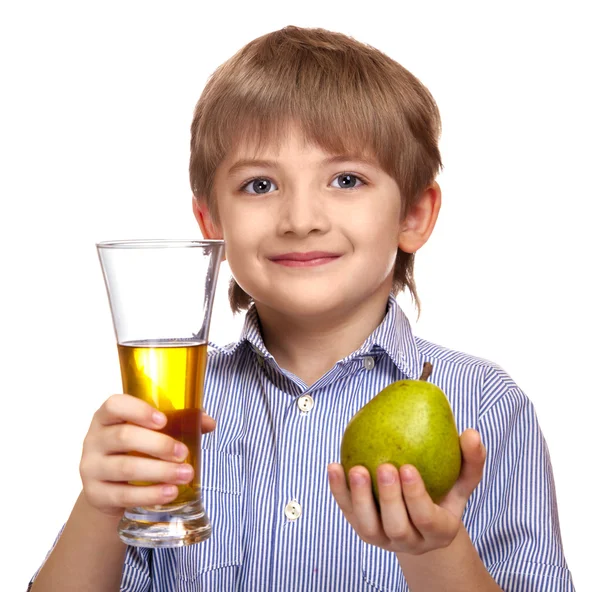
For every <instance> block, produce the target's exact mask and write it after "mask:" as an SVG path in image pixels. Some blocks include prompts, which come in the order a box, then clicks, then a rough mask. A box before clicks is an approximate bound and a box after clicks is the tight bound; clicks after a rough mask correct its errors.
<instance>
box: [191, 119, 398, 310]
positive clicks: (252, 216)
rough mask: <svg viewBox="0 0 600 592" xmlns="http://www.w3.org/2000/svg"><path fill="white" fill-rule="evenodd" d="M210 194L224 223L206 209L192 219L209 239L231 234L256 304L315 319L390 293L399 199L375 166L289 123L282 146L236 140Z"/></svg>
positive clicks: (231, 250)
mask: <svg viewBox="0 0 600 592" xmlns="http://www.w3.org/2000/svg"><path fill="white" fill-rule="evenodd" d="M214 195H215V196H216V199H217V206H218V211H219V217H220V221H219V226H218V227H215V226H214V225H213V224H212V223H211V222H210V219H209V218H208V214H207V210H206V208H201V207H200V208H199V207H197V206H196V208H195V214H196V217H197V218H198V220H199V222H200V224H201V227H202V230H203V232H204V234H205V236H206V235H209V236H210V237H212V238H224V239H225V241H226V249H227V259H228V261H229V266H230V268H231V270H232V273H233V275H234V277H235V278H236V280H237V282H238V283H239V284H240V286H241V287H242V288H243V289H244V290H245V291H246V292H247V293H248V294H250V295H251V296H252V297H253V299H254V300H255V302H256V303H257V306H259V307H260V306H261V305H262V306H267V307H269V308H272V309H274V310H276V311H279V312H281V313H284V314H288V315H293V316H298V317H302V316H310V317H314V316H315V315H317V316H320V315H332V314H335V313H339V312H342V311H343V310H352V309H356V307H357V306H360V305H361V304H362V303H364V302H365V301H366V300H367V299H370V298H373V297H374V296H375V295H376V294H377V295H380V296H381V295H383V296H384V297H387V294H388V293H389V292H390V290H391V287H392V279H393V268H394V262H395V258H396V252H397V248H398V245H399V243H400V237H401V235H402V227H401V224H400V209H401V197H400V192H399V189H398V186H397V184H396V182H395V181H394V179H393V178H392V177H390V176H389V175H388V174H386V173H385V172H384V171H383V170H382V169H380V168H379V166H378V165H377V164H376V163H375V162H369V161H364V160H361V159H360V158H359V157H353V156H338V155H332V154H328V153H326V152H324V151H323V150H322V149H321V148H319V147H317V146H314V145H307V144H305V143H304V140H303V137H302V135H301V134H299V133H297V132H294V130H293V129H292V131H291V133H290V135H289V137H288V139H287V140H286V141H284V142H282V143H281V145H280V146H279V147H276V146H271V147H269V146H267V147H266V148H265V149H263V150H262V151H261V152H260V153H257V151H256V148H255V146H254V145H249V146H240V147H239V148H238V150H237V152H236V153H235V154H231V155H230V156H229V157H228V158H226V159H225V160H224V161H223V162H222V163H221V164H220V166H219V167H218V169H217V171H216V176H215V182H214ZM377 300H378V301H379V298H377Z"/></svg>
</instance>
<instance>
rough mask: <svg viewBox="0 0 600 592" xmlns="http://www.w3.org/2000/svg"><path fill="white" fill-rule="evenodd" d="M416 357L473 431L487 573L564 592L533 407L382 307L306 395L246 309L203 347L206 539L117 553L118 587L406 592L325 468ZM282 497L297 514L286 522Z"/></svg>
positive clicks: (472, 519)
mask: <svg viewBox="0 0 600 592" xmlns="http://www.w3.org/2000/svg"><path fill="white" fill-rule="evenodd" d="M425 361H430V362H432V364H433V374H432V376H431V378H430V380H431V381H432V382H433V383H435V384H437V385H438V386H439V387H440V388H441V389H442V390H443V391H444V392H445V393H446V395H447V396H448V399H449V401H450V404H451V406H452V409H453V411H454V414H455V418H456V422H457V427H458V431H459V433H460V432H462V431H463V430H465V429H467V428H475V429H477V430H478V431H479V432H480V433H481V436H482V439H483V443H484V445H485V447H486V449H487V460H486V466H485V472H484V476H483V480H482V482H481V483H480V484H479V486H478V487H477V489H476V490H475V492H474V493H473V495H472V496H471V498H470V500H469V502H468V505H467V507H466V510H465V513H464V516H463V521H464V524H465V526H466V529H467V531H468V532H469V535H470V537H471V540H472V541H473V544H474V545H475V548H476V549H477V551H478V553H479V555H480V556H481V558H482V560H483V562H484V564H485V566H486V567H487V569H488V571H489V572H490V574H491V575H492V576H493V578H494V579H495V580H496V582H497V583H498V584H499V586H500V587H501V588H502V589H503V590H505V591H506V592H517V591H518V592H526V591H527V592H529V591H541V590H543V591H544V592H550V591H555V592H558V591H561V592H563V591H571V590H573V585H572V582H571V576H570V573H569V571H568V568H567V565H566V562H565V558H564V556H563V551H562V546H561V539H560V531H559V523H558V514H557V509H556V500H555V493H554V484H553V477H552V470H551V466H550V459H549V456H548V450H547V448H546V444H545V442H544V438H543V436H542V433H541V431H540V428H539V425H538V422H537V419H536V416H535V412H534V409H533V407H532V404H531V402H530V401H529V400H528V399H527V397H526V396H525V395H524V394H523V392H522V391H521V390H520V389H519V387H518V386H517V385H516V384H515V383H514V381H513V380H512V379H511V378H510V377H509V376H508V375H507V374H506V373H505V372H504V371H503V370H502V369H501V368H499V367H498V366H496V365H495V364H492V363H490V362H488V361H485V360H482V359H478V358H474V357H471V356H468V355H465V354H462V353H458V352H455V351H451V350H448V349H445V348H442V347H439V346H437V345H434V344H432V343H429V342H427V341H424V340H423V339H419V338H416V337H414V336H413V334H412V331H411V328H410V325H409V322H408V320H407V318H406V317H405V315H404V314H403V313H402V311H401V310H400V308H399V306H398V305H397V303H396V301H395V299H393V298H390V302H389V306H388V312H387V315H386V317H385V319H384V320H383V322H382V323H381V325H380V326H379V327H378V328H377V329H376V330H375V331H374V332H373V334H372V335H371V336H370V337H369V338H368V339H367V340H366V341H365V343H364V344H363V345H362V346H361V347H360V348H359V349H358V350H357V351H355V352H354V353H352V354H351V355H349V356H348V357H346V358H344V359H343V360H341V361H339V362H338V363H337V364H336V365H335V366H334V367H333V368H332V369H331V370H330V371H329V372H328V373H327V374H325V375H324V376H323V377H322V378H320V379H319V380H318V381H317V382H316V383H315V384H313V385H311V386H310V387H308V386H307V385H306V384H304V383H303V382H302V381H301V380H300V379H298V378H297V377H296V376H294V375H293V374H291V373H289V372H287V371H285V370H282V369H281V368H280V367H279V366H278V365H277V363H276V362H275V359H274V358H273V357H272V356H271V355H270V354H269V352H268V351H267V350H266V348H265V345H264V343H263V341H262V338H261V334H260V329H259V324H258V318H257V314H256V310H255V309H253V308H252V309H250V311H249V312H248V313H247V316H246V322H245V326H244V330H243V334H242V338H241V340H240V341H239V342H237V343H235V344H233V345H230V346H228V347H225V348H216V349H214V350H213V351H211V352H210V357H209V363H208V366H207V375H206V389H205V408H206V410H207V412H208V413H209V414H210V415H211V416H212V417H214V418H215V419H216V420H217V428H216V430H215V431H214V432H213V433H211V434H207V435H204V436H203V440H202V448H203V450H202V463H203V468H202V495H203V500H204V504H205V507H206V509H207V512H208V514H209V516H210V518H211V521H212V524H213V534H212V537H211V538H210V539H209V540H208V541H205V542H203V543H199V544H196V545H192V546H188V547H182V548H177V549H161V550H150V549H140V548H134V547H129V548H128V551H127V555H126V559H125V564H124V571H123V581H122V585H121V590H122V591H127V592H142V591H144V592H146V591H158V590H160V591H162V592H175V591H177V592H192V591H193V592H199V591H206V590H211V591H212V590H252V591H262V590H270V591H280V590H285V591H296V590H297V591H304V590H307V591H313V590H314V591H321V590H322V591H329V590H339V591H346V590H348V591H364V592H367V591H368V592H373V591H374V590H379V591H383V592H387V591H390V592H391V591H402V592H405V591H407V590H408V586H407V584H406V581H405V579H404V577H403V575H402V570H401V569H400V565H399V563H398V561H397V559H396V556H395V555H394V553H392V552H389V551H384V550H382V549H379V548H377V547H374V546H371V545H369V544H367V543H364V542H363V541H361V539H360V538H359V537H358V536H357V535H356V533H355V532H354V531H353V530H352V528H351V527H350V525H349V524H348V523H347V522H346V520H345V519H344V517H343V515H342V513H341V511H340V510H339V508H338V507H337V505H336V503H335V501H334V499H333V496H332V495H331V493H330V491H329V487H328V482H327V472H326V469H327V464H328V463H330V462H339V458H340V443H341V439H342V434H343V431H344V428H345V426H346V424H347V423H348V421H349V420H350V418H351V417H352V416H353V415H354V414H355V413H356V412H357V411H358V410H359V409H360V408H361V407H362V406H363V405H365V404H366V403H367V402H368V401H369V400H370V399H371V398H373V397H374V396H375V395H376V394H377V393H378V392H379V391H380V390H381V389H382V388H384V387H385V386H386V385H388V384H390V383H391V382H393V381H396V380H400V379H404V378H411V379H417V378H419V376H420V374H421V370H422V367H423V363H424V362H425ZM307 394H310V396H311V397H312V400H313V401H314V406H313V407H312V408H311V409H310V410H309V411H306V410H304V409H307V407H306V406H305V405H303V404H302V401H301V400H300V399H301V397H303V396H304V395H307ZM304 401H305V400H304ZM309 407H310V405H309ZM291 501H295V502H296V503H297V504H298V505H297V506H296V507H297V508H299V509H300V511H301V514H300V516H299V517H297V518H288V515H291V514H290V513H289V511H288V512H287V514H286V506H287V505H288V504H289V503H290V502H291Z"/></svg>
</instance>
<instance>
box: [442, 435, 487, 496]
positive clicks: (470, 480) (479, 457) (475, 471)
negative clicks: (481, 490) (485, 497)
mask: <svg viewBox="0 0 600 592" xmlns="http://www.w3.org/2000/svg"><path fill="white" fill-rule="evenodd" d="M460 448H461V453H462V467H461V470H460V474H459V476H458V480H457V481H456V483H455V484H454V487H453V488H452V490H451V492H450V494H449V499H450V501H451V502H453V503H462V504H463V505H464V504H466V503H467V500H468V499H469V497H470V496H471V494H472V493H473V491H474V490H475V488H476V487H477V485H478V484H479V482H480V481H481V478H482V476H483V467H484V465H485V456H486V453H485V448H484V446H483V443H482V441H481V436H480V435H479V432H478V431H477V430H473V429H468V430H465V431H464V432H463V433H462V435H461V437H460Z"/></svg>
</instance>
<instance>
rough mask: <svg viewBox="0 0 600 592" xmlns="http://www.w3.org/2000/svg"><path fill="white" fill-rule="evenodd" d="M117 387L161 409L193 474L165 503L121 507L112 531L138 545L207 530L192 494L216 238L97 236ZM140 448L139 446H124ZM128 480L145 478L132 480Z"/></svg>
mask: <svg viewBox="0 0 600 592" xmlns="http://www.w3.org/2000/svg"><path fill="white" fill-rule="evenodd" d="M96 246H97V249H98V256H99V258H100V264H101V266H102V272H103V274H104V281H105V284H106V290H107V293H108V299H109V302H110V309H111V313H112V319H113V324H114V328H115V334H116V337H117V348H118V352H119V362H120V365H121V378H122V381H123V392H124V393H127V394H129V395H133V396H135V397H138V398H140V399H143V400H144V401H146V402H148V403H150V404H151V405H153V406H154V407H156V408H157V409H159V410H160V411H162V412H163V413H164V414H165V415H166V416H167V425H166V427H165V428H164V429H163V430H162V431H163V432H164V433H166V434H168V435H169V436H172V437H173V438H175V439H176V440H179V441H181V442H183V443H184V444H185V445H186V446H187V447H188V450H189V451H190V454H189V457H188V458H187V459H186V462H187V463H189V464H191V465H192V466H193V467H194V479H193V481H192V482H191V483H189V484H187V485H180V486H179V494H178V496H177V498H176V499H175V500H174V501H173V502H171V503H169V504H166V505H162V506H152V507H144V508H128V509H127V510H125V513H124V515H123V518H122V520H121V522H120V524H119V536H120V537H121V540H123V541H124V542H125V543H127V544H128V545H134V546H139V547H181V546H183V545H191V544H193V543H197V542H199V541H203V540H205V539H207V538H208V537H209V536H210V533H211V524H210V520H209V518H208V516H207V515H206V512H205V511H204V506H203V504H202V498H201V495H200V472H201V471H200V468H201V466H200V437H201V430H200V420H201V416H202V399H203V387H204V370H205V367H206V344H207V341H208V329H209V325H210V317H211V312H212V304H213V298H214V294H215V286H216V283H217V275H218V271H219V265H220V263H221V260H222V257H223V252H224V242H223V241H210V240H202V241H195V240H128V241H112V242H102V243H98V244H97V245H96ZM132 454H140V455H141V453H132ZM132 484H135V485H148V483H140V482H133V483H132Z"/></svg>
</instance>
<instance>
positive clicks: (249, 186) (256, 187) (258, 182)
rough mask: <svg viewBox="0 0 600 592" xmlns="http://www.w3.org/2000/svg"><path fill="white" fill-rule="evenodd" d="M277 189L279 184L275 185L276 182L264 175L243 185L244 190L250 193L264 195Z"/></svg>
mask: <svg viewBox="0 0 600 592" xmlns="http://www.w3.org/2000/svg"><path fill="white" fill-rule="evenodd" d="M276 189H277V185H275V183H273V182H272V181H269V179H264V178H262V177H260V178H258V179H252V181H248V183H246V184H245V185H243V186H242V191H245V192H246V193H250V194H251V195H264V194H265V193H271V191H275V190H276Z"/></svg>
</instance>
